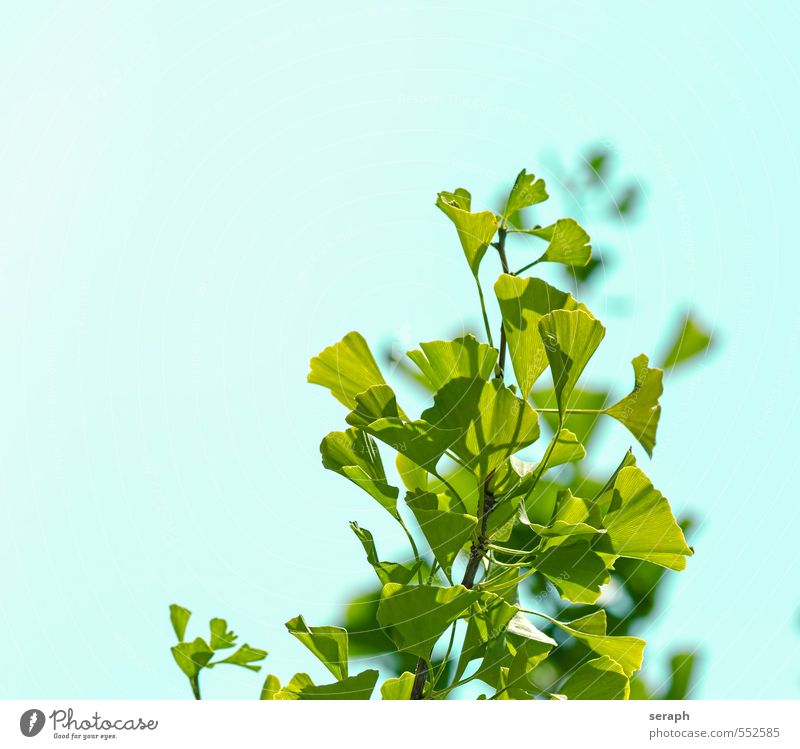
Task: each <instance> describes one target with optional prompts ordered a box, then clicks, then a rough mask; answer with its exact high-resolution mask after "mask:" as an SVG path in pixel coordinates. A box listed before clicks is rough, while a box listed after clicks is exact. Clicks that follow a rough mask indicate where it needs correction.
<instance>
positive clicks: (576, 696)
mask: <svg viewBox="0 0 800 749" xmlns="http://www.w3.org/2000/svg"><path fill="white" fill-rule="evenodd" d="M559 692H560V693H561V694H563V695H564V696H565V697H566V698H567V699H569V700H627V699H628V697H629V695H630V679H629V678H628V677H627V676H626V675H625V671H624V670H623V668H622V666H620V664H619V663H617V662H616V661H615V660H614V659H613V658H609V657H608V656H607V655H604V656H603V657H602V658H595V659H594V660H591V661H587V662H586V663H584V664H583V665H582V666H579V667H578V668H577V669H576V670H575V671H573V672H572V673H571V675H570V676H569V678H568V679H567V680H566V681H565V682H564V684H563V685H562V686H561V687H560V689H559Z"/></svg>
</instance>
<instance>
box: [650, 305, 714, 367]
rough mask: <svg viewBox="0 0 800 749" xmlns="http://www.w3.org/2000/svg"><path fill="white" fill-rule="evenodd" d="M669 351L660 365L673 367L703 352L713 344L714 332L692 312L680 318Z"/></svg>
mask: <svg viewBox="0 0 800 749" xmlns="http://www.w3.org/2000/svg"><path fill="white" fill-rule="evenodd" d="M670 341H671V342H670V344H669V346H668V347H667V353H666V355H665V356H664V358H663V359H662V360H661V362H660V364H659V365H658V366H659V367H662V368H663V369H673V368H675V367H677V366H678V365H679V364H684V363H685V362H687V361H690V360H691V359H693V358H694V357H695V356H698V355H699V354H702V353H703V352H704V351H706V350H708V348H709V347H710V346H711V345H712V343H713V339H712V334H711V332H710V331H708V330H707V329H706V328H705V326H704V325H702V324H701V323H700V322H699V321H698V320H697V319H696V318H695V317H694V315H692V314H691V313H688V314H687V315H686V316H685V317H683V318H681V319H680V320H678V323H677V325H676V326H675V329H674V331H673V333H672V336H671V339H670Z"/></svg>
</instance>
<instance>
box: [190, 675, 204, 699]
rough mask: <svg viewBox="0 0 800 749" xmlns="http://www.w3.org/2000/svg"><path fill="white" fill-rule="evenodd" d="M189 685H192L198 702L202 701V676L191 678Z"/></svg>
mask: <svg viewBox="0 0 800 749" xmlns="http://www.w3.org/2000/svg"><path fill="white" fill-rule="evenodd" d="M189 683H190V684H191V685H192V694H193V695H194V698H195V699H196V700H199V699H202V698H201V697H200V674H195V675H194V676H190V677H189Z"/></svg>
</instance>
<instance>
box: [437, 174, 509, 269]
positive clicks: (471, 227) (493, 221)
mask: <svg viewBox="0 0 800 749" xmlns="http://www.w3.org/2000/svg"><path fill="white" fill-rule="evenodd" d="M469 206H470V197H469V193H468V192H467V191H466V190H464V189H463V188H461V187H460V188H458V189H457V190H456V191H455V193H449V192H440V193H439V195H438V196H437V198H436V207H437V208H439V209H440V210H441V211H442V212H443V213H444V214H445V215H446V216H447V217H448V218H449V219H450V220H451V221H452V222H453V223H454V224H455V227H456V230H457V231H458V238H459V240H460V241H461V248H462V249H463V250H464V256H465V257H466V258H467V262H468V263H469V267H470V269H471V270H472V274H473V275H474V276H475V278H477V277H478V268H479V267H480V264H481V260H482V259H483V256H484V255H485V254H486V250H487V248H488V247H489V245H490V244H491V242H492V240H493V239H494V235H495V234H496V232H497V217H496V216H495V215H494V214H493V213H492V212H491V211H482V212H481V213H470V211H469Z"/></svg>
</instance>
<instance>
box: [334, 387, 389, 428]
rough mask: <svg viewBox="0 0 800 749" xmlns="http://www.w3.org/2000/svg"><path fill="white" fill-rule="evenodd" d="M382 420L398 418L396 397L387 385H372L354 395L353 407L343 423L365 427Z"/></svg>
mask: <svg viewBox="0 0 800 749" xmlns="http://www.w3.org/2000/svg"><path fill="white" fill-rule="evenodd" d="M384 418H400V411H399V410H398V408H397V397H396V396H395V394H394V390H392V389H391V388H390V387H389V386H388V385H373V386H372V387H371V388H367V389H366V390H365V391H364V392H362V393H359V394H358V395H356V398H355V406H354V407H353V410H352V411H351V412H350V413H349V414H347V416H346V417H345V421H346V422H347V423H348V424H350V426H354V427H365V426H367V425H368V424H371V423H372V422H373V421H377V420H378V419H384Z"/></svg>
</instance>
